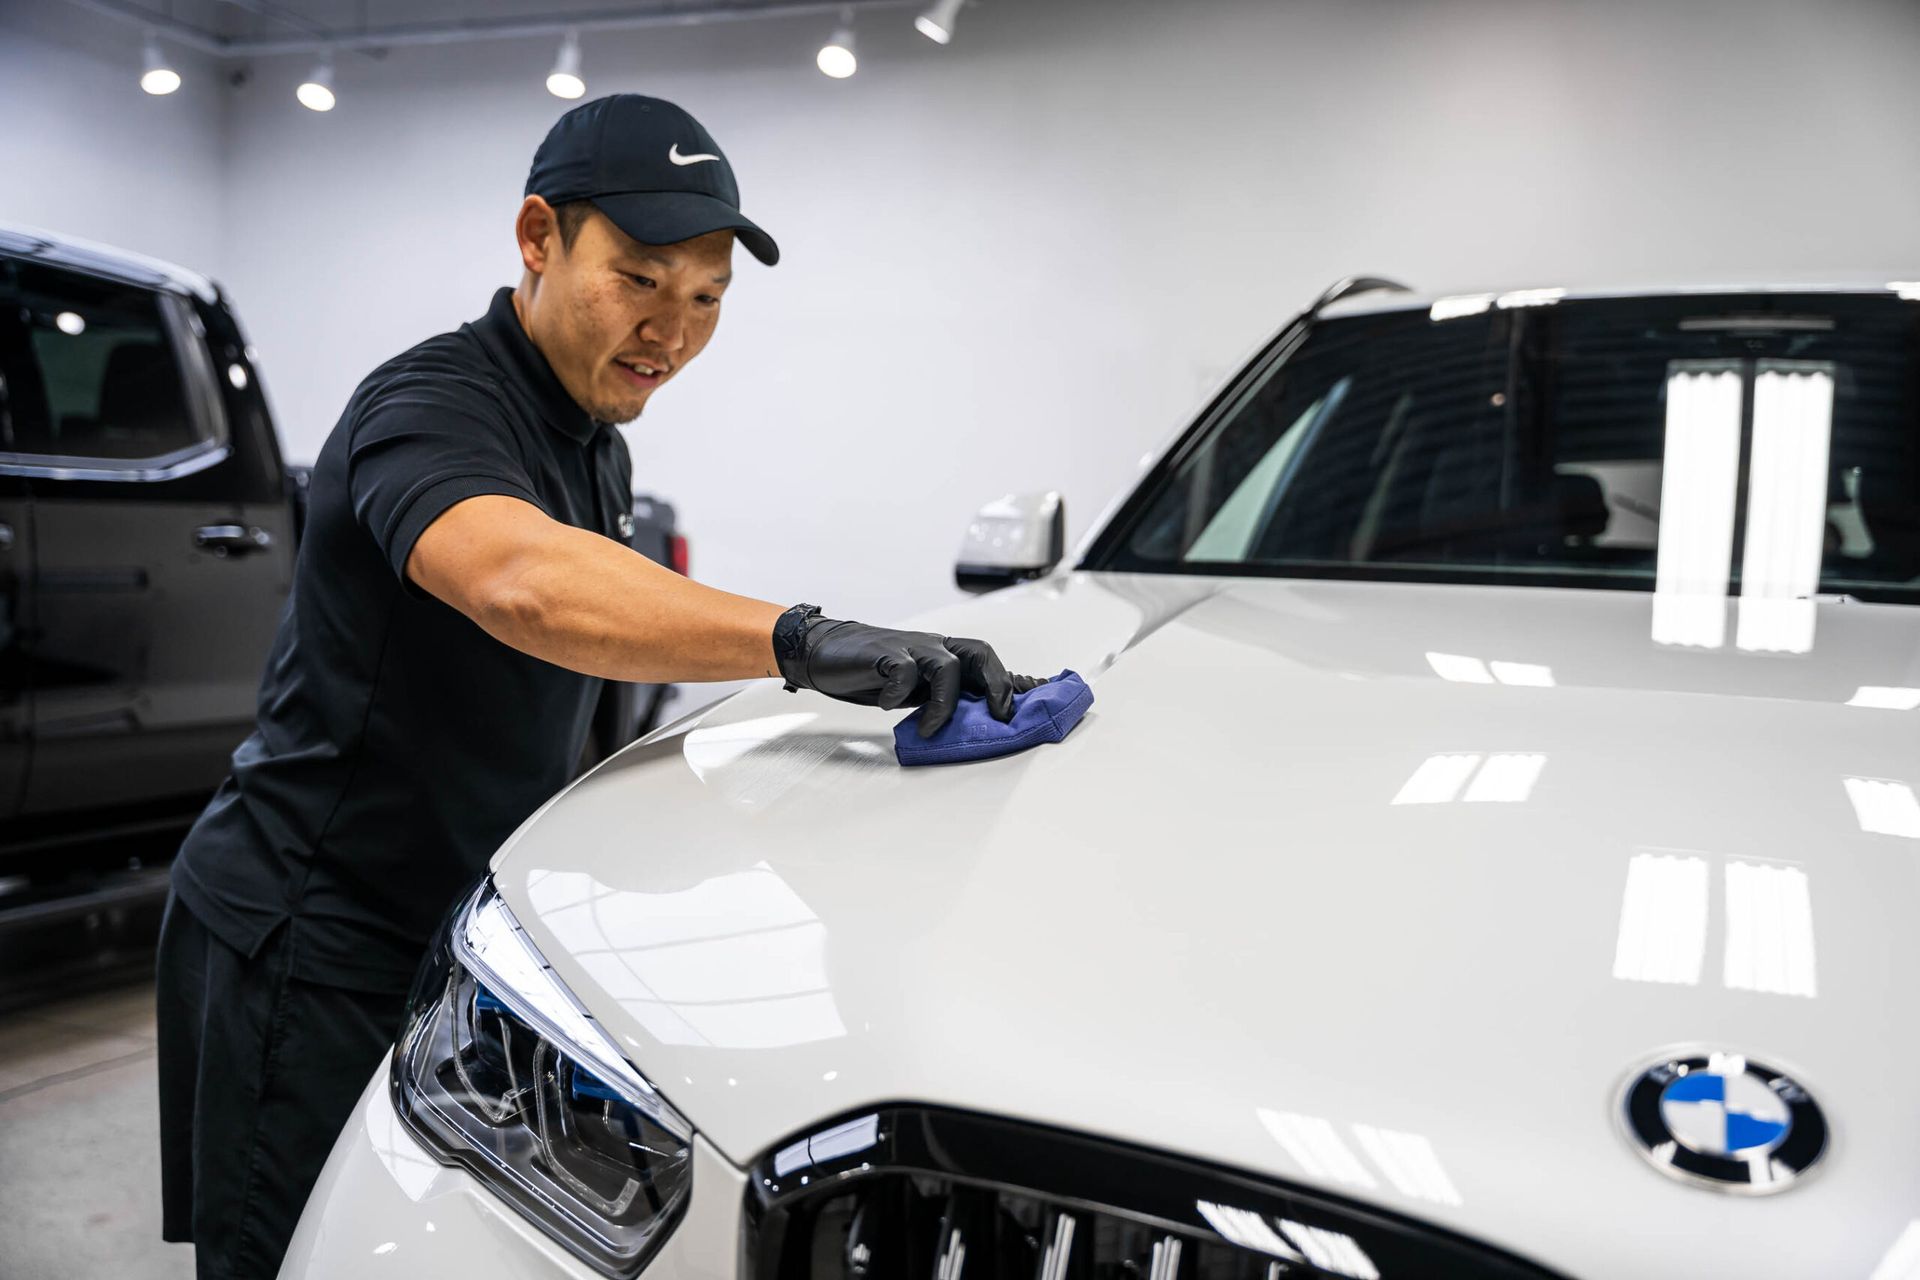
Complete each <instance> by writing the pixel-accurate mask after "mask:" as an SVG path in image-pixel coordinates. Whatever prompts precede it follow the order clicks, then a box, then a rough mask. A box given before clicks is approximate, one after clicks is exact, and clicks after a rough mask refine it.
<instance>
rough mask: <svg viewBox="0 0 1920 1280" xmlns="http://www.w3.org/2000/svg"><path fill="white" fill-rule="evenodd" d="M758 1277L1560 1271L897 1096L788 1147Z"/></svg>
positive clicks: (1237, 1276) (1160, 1160)
mask: <svg viewBox="0 0 1920 1280" xmlns="http://www.w3.org/2000/svg"><path fill="white" fill-rule="evenodd" d="M744 1249H745V1259H744V1264H743V1266H742V1268H741V1275H742V1276H744V1277H749V1278H750V1280H853V1278H854V1277H872V1278H873V1280H1279V1278H1280V1277H1287V1278H1288V1280H1294V1278H1296V1277H1299V1278H1305V1277H1322V1276H1328V1277H1343V1278H1345V1280H1400V1278H1402V1277H1409V1276H1418V1277H1430V1276H1444V1277H1455V1276H1458V1277H1468V1278H1479V1277H1485V1278H1487V1280H1496V1278H1497V1280H1544V1278H1548V1277H1552V1276H1553V1274H1554V1273H1552V1272H1549V1271H1546V1270H1544V1269H1542V1268H1540V1267H1538V1266H1536V1265H1534V1264H1532V1263H1528V1262H1524V1261H1522V1260H1521V1259H1519V1258H1516V1257H1514V1256H1513V1255H1511V1254H1508V1253H1504V1252H1501V1251H1499V1250H1497V1249H1493V1248H1491V1247H1489V1246H1486V1245H1482V1244H1478V1243H1475V1242H1474V1241H1471V1240H1468V1239H1466V1238H1465V1237H1463V1236H1459V1235H1456V1234H1454V1233H1452V1232H1449V1231H1444V1230H1441V1229H1440V1228H1437V1227H1433V1226H1430V1225H1427V1224H1424V1223H1421V1222H1417V1221H1415V1220H1413V1219H1411V1218H1403V1217H1400V1216H1398V1215H1396V1214H1391V1213H1388V1212H1385V1211H1383V1210H1380V1209H1377V1208H1374V1207H1372V1206H1369V1205H1362V1204H1358V1203H1354V1202H1351V1201H1346V1200H1341V1199H1338V1198H1336V1197H1333V1196H1328V1195H1325V1194H1322V1193H1320V1192H1317V1191H1311V1190H1307V1189H1304V1188H1300V1187H1294V1186H1290V1185H1286V1184H1281V1183H1275V1182H1272V1181H1268V1180H1264V1179H1258V1178H1253V1177H1249V1176H1248V1175H1246V1174H1242V1173H1235V1172H1232V1171H1229V1170H1224V1169H1216V1168H1213V1167H1210V1166H1207V1165H1202V1164H1199V1163H1197V1162H1194V1161H1189V1160H1184V1159H1179V1158H1176V1157H1173V1156H1169V1155H1165V1154H1162V1153H1159V1152H1154V1151H1147V1150H1143V1149H1141V1148H1137V1147H1130V1146H1125V1145H1122V1144H1119V1143H1114V1142H1108V1141H1104V1140H1100V1139H1095V1138H1088V1137H1084V1136H1081V1135H1078V1134H1072V1133H1066V1132H1063V1131H1061V1130H1056V1129H1047V1128H1042V1127H1039V1126H1035V1125H1026V1124H1018V1123H1015V1122H1013V1121H1009V1120H1001V1119H995V1118H992V1117H987V1116H977V1115H970V1114H967V1113H964V1112H955V1111H941V1110H932V1109H924V1108H910V1107H895V1108H888V1109H885V1110H881V1111H876V1112H871V1113H867V1114H864V1115H859V1116H855V1117H852V1118H851V1119H847V1120H843V1121H840V1122H838V1123H835V1124H831V1125H826V1126H823V1127H822V1128H820V1129H818V1130H816V1131H814V1132H812V1133H809V1134H806V1135H803V1136H801V1137H798V1138H796V1139H795V1140H794V1141H792V1142H788V1143H784V1144H782V1145H781V1146H780V1147H778V1148H777V1149H776V1150H774V1151H773V1152H772V1153H770V1154H769V1155H768V1156H766V1157H765V1158H764V1159H763V1160H761V1161H760V1162H759V1164H758V1165H756V1167H755V1169H754V1171H753V1185H752V1188H751V1190H750V1191H749V1193H748V1197H747V1229H746V1235H745V1240H744Z"/></svg>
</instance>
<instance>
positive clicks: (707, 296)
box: [700, 293, 720, 307]
mask: <svg viewBox="0 0 1920 1280" xmlns="http://www.w3.org/2000/svg"><path fill="white" fill-rule="evenodd" d="M700 301H702V302H706V303H711V304H712V305H714V306H716V307H717V306H719V305H720V299H718V298H716V297H714V296H713V295H712V294H710V293H703V294H701V295H700Z"/></svg>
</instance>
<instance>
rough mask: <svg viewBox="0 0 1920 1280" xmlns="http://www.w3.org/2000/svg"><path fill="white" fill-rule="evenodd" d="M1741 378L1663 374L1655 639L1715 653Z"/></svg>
mask: <svg viewBox="0 0 1920 1280" xmlns="http://www.w3.org/2000/svg"><path fill="white" fill-rule="evenodd" d="M1740 381H1741V380H1740V373H1739V371H1738V370H1737V369H1735V368H1732V367H1728V366H1725V365H1718V366H1690V365H1687V364H1685V363H1682V362H1676V363H1675V365H1674V366H1673V372H1672V373H1670V374H1669V375H1668V377H1667V425H1666V442H1665V446H1664V451H1663V455H1662V461H1661V471H1660V535H1659V539H1660V540H1659V551H1658V560H1657V561H1656V564H1655V568H1654V587H1653V639H1654V641H1655V643H1657V644H1671V645H1686V646H1690V647H1695V648H1702V649H1718V648H1719V647H1720V646H1721V645H1723V644H1725V643H1726V628H1727V611H1726V598H1727V573H1728V570H1729V569H1730V568H1731V566H1732V564H1733V515H1734V495H1735V490H1736V489H1737V487H1738V482H1739V478H1740V475H1739V473H1740V400H1741V389H1740Z"/></svg>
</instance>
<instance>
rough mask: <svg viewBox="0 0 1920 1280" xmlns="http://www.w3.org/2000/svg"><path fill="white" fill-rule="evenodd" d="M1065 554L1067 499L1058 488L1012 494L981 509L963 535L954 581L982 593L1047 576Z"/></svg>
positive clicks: (961, 586)
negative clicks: (1049, 490) (1053, 490)
mask: <svg viewBox="0 0 1920 1280" xmlns="http://www.w3.org/2000/svg"><path fill="white" fill-rule="evenodd" d="M1066 553H1067V504H1066V502H1065V500H1063V499H1062V498H1061V497H1060V495H1059V494H1058V493H1053V492H1048V493H1010V494H1008V495H1007V496H1006V497H1004V498H996V499H995V500H994V501H992V502H989V503H988V504H987V505H986V506H984V507H982V508H980V510H979V512H978V513H977V514H975V516H974V517H973V523H971V524H969V525H968V526H967V534H966V536H965V537H964V538H962V539H961V540H960V555H959V556H958V558H957V560H956V561H955V563H954V566H953V581H954V585H955V586H957V587H959V588H960V589H961V590H962V591H971V592H973V593H974V594H976V595H978V594H980V593H982V592H986V591H996V590H998V589H999V588H1001V587H1010V586H1012V585H1013V584H1014V583H1016V582H1025V581H1027V580H1029V579H1031V578H1043V577H1045V576H1046V575H1047V574H1049V573H1051V572H1052V571H1053V567H1054V566H1055V565H1057V564H1059V563H1060V561H1061V559H1062V558H1063V557H1064V556H1065V555H1066Z"/></svg>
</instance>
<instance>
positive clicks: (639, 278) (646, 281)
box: [627, 271, 653, 289]
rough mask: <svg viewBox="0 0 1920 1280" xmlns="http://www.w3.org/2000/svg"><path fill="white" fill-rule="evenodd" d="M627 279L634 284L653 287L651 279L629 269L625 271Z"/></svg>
mask: <svg viewBox="0 0 1920 1280" xmlns="http://www.w3.org/2000/svg"><path fill="white" fill-rule="evenodd" d="M627 279H629V280H631V281H633V282H634V283H635V284H643V285H646V286H647V287H648V288H649V289H651V288H652V287H653V281H651V280H649V279H647V278H646V277H645V276H637V275H634V274H633V273H632V272H631V271H629V272H627Z"/></svg>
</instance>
